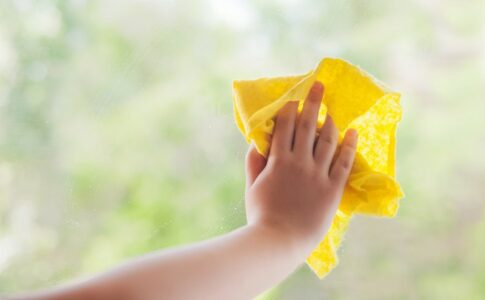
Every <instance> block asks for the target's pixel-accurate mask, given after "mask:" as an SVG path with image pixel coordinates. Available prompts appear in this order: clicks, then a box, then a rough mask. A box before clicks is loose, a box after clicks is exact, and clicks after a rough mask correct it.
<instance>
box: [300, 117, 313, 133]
mask: <svg viewBox="0 0 485 300" xmlns="http://www.w3.org/2000/svg"><path fill="white" fill-rule="evenodd" d="M312 125H313V124H312V122H311V121H310V120H308V119H302V120H301V122H300V128H301V129H302V130H304V131H310V129H312Z"/></svg>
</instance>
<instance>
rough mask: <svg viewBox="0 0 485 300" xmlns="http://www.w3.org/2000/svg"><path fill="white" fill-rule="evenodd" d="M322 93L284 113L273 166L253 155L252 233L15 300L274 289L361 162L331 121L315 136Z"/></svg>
mask: <svg viewBox="0 0 485 300" xmlns="http://www.w3.org/2000/svg"><path fill="white" fill-rule="evenodd" d="M323 92H324V87H323V85H322V84H321V83H319V82H315V83H314V85H313V86H312V88H311V90H310V92H309V94H308V96H307V99H306V100H305V103H304V107H303V111H302V112H301V114H299V115H298V114H297V103H296V102H289V103H288V104H286V105H285V106H284V107H283V108H282V109H281V110H280V112H279V113H278V116H277V118H276V124H275V128H274V132H273V139H272V143H271V149H270V153H269V155H268V159H267V160H266V159H265V158H264V157H263V156H261V155H260V154H258V152H257V151H256V150H255V148H254V147H250V149H249V151H248V154H247V157H246V182H247V184H246V215H247V225H245V226H243V227H241V228H239V229H237V230H235V231H233V232H230V233H228V234H225V235H222V236H219V237H216V238H213V239H210V240H207V241H203V242H200V243H196V244H192V245H188V246H184V247H179V248H173V249H168V250H161V251H159V252H155V253H150V254H147V255H144V256H141V257H139V258H136V259H134V260H132V261H129V262H127V263H125V264H124V265H122V266H119V267H117V268H115V269H113V270H111V271H109V272H106V273H104V274H101V275H98V276H96V277H94V278H91V279H88V280H83V281H79V282H75V283H71V284H69V285H65V286H61V287H59V288H55V289H51V290H47V291H44V292H38V293H34V294H26V295H23V296H22V295H21V296H17V297H12V298H10V299H25V300H27V299H29V300H57V299H72V300H77V299H93V300H96V299H100V300H101V299H103V300H104V299H251V298H253V297H255V296H257V295H258V294H260V293H262V292H263V291H265V290H267V289H268V288H270V287H272V286H274V285H276V284H277V283H278V282H280V281H281V280H283V279H284V278H286V277H287V276H288V275H290V274H291V273H292V272H293V271H294V270H295V269H297V268H298V267H299V266H300V265H302V264H303V263H304V261H305V258H306V257H307V256H308V255H309V254H310V253H311V251H312V249H313V248H314V247H315V246H317V245H318V243H319V241H321V240H322V239H323V237H324V236H325V234H326V233H327V231H328V229H329V227H330V224H331V222H332V220H333V217H334V215H335V212H336V210H337V207H338V205H339V202H340V198H341V196H342V193H343V189H344V186H345V184H346V181H347V179H348V176H349V174H350V170H351V167H352V164H353V160H354V156H355V150H356V145H357V133H356V131H355V130H353V129H350V130H348V131H347V132H346V133H345V137H344V139H343V141H342V143H341V145H340V146H339V147H338V146H337V142H338V131H337V129H336V127H335V125H334V123H333V121H332V119H331V118H329V117H327V118H326V121H325V124H324V125H323V126H322V128H321V129H320V135H319V136H318V137H317V136H316V130H317V116H318V110H319V107H320V104H321V99H322V96H323Z"/></svg>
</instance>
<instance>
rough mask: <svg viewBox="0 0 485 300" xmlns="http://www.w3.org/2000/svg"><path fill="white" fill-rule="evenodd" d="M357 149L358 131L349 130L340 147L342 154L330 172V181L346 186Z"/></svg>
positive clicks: (340, 153)
mask: <svg viewBox="0 0 485 300" xmlns="http://www.w3.org/2000/svg"><path fill="white" fill-rule="evenodd" d="M356 148H357V131H356V130H355V129H349V130H347V132H346V133H345V137H344V139H343V141H342V145H341V146H340V152H339V154H338V157H337V159H336V160H335V162H334V163H333V165H332V167H331V170H330V179H331V180H334V181H336V182H337V183H338V184H339V185H340V186H344V185H345V183H346V182H347V178H348V177H349V174H350V170H351V169H352V164H353V163H354V157H355V151H356Z"/></svg>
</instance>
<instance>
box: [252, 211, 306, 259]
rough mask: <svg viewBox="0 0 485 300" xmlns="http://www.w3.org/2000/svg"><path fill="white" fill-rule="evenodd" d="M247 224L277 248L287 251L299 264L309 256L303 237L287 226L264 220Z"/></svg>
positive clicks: (289, 256)
mask: <svg viewBox="0 0 485 300" xmlns="http://www.w3.org/2000/svg"><path fill="white" fill-rule="evenodd" d="M247 226H248V227H249V229H250V230H252V231H253V232H254V233H255V234H256V235H258V236H260V237H261V238H262V239H264V240H266V241H270V242H271V243H272V244H273V245H274V246H275V249H277V250H281V251H285V252H287V253H286V255H287V257H288V258H289V259H292V260H294V261H295V263H297V264H300V263H302V262H303V261H304V260H305V259H306V257H307V256H308V253H307V252H308V251H307V250H306V247H305V245H304V243H302V239H300V238H299V237H298V236H297V235H296V234H294V233H293V232H292V231H291V230H289V229H288V228H286V227H285V226H280V225H279V224H274V223H271V222H263V221H257V222H254V223H251V224H248V225H247Z"/></svg>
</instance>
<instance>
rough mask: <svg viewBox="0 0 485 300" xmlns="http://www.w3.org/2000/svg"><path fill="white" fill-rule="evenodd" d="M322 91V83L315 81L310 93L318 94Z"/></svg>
mask: <svg viewBox="0 0 485 300" xmlns="http://www.w3.org/2000/svg"><path fill="white" fill-rule="evenodd" d="M322 91H323V83H321V82H320V81H318V80H317V81H315V82H314V83H313V86H312V92H315V93H318V92H322Z"/></svg>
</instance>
